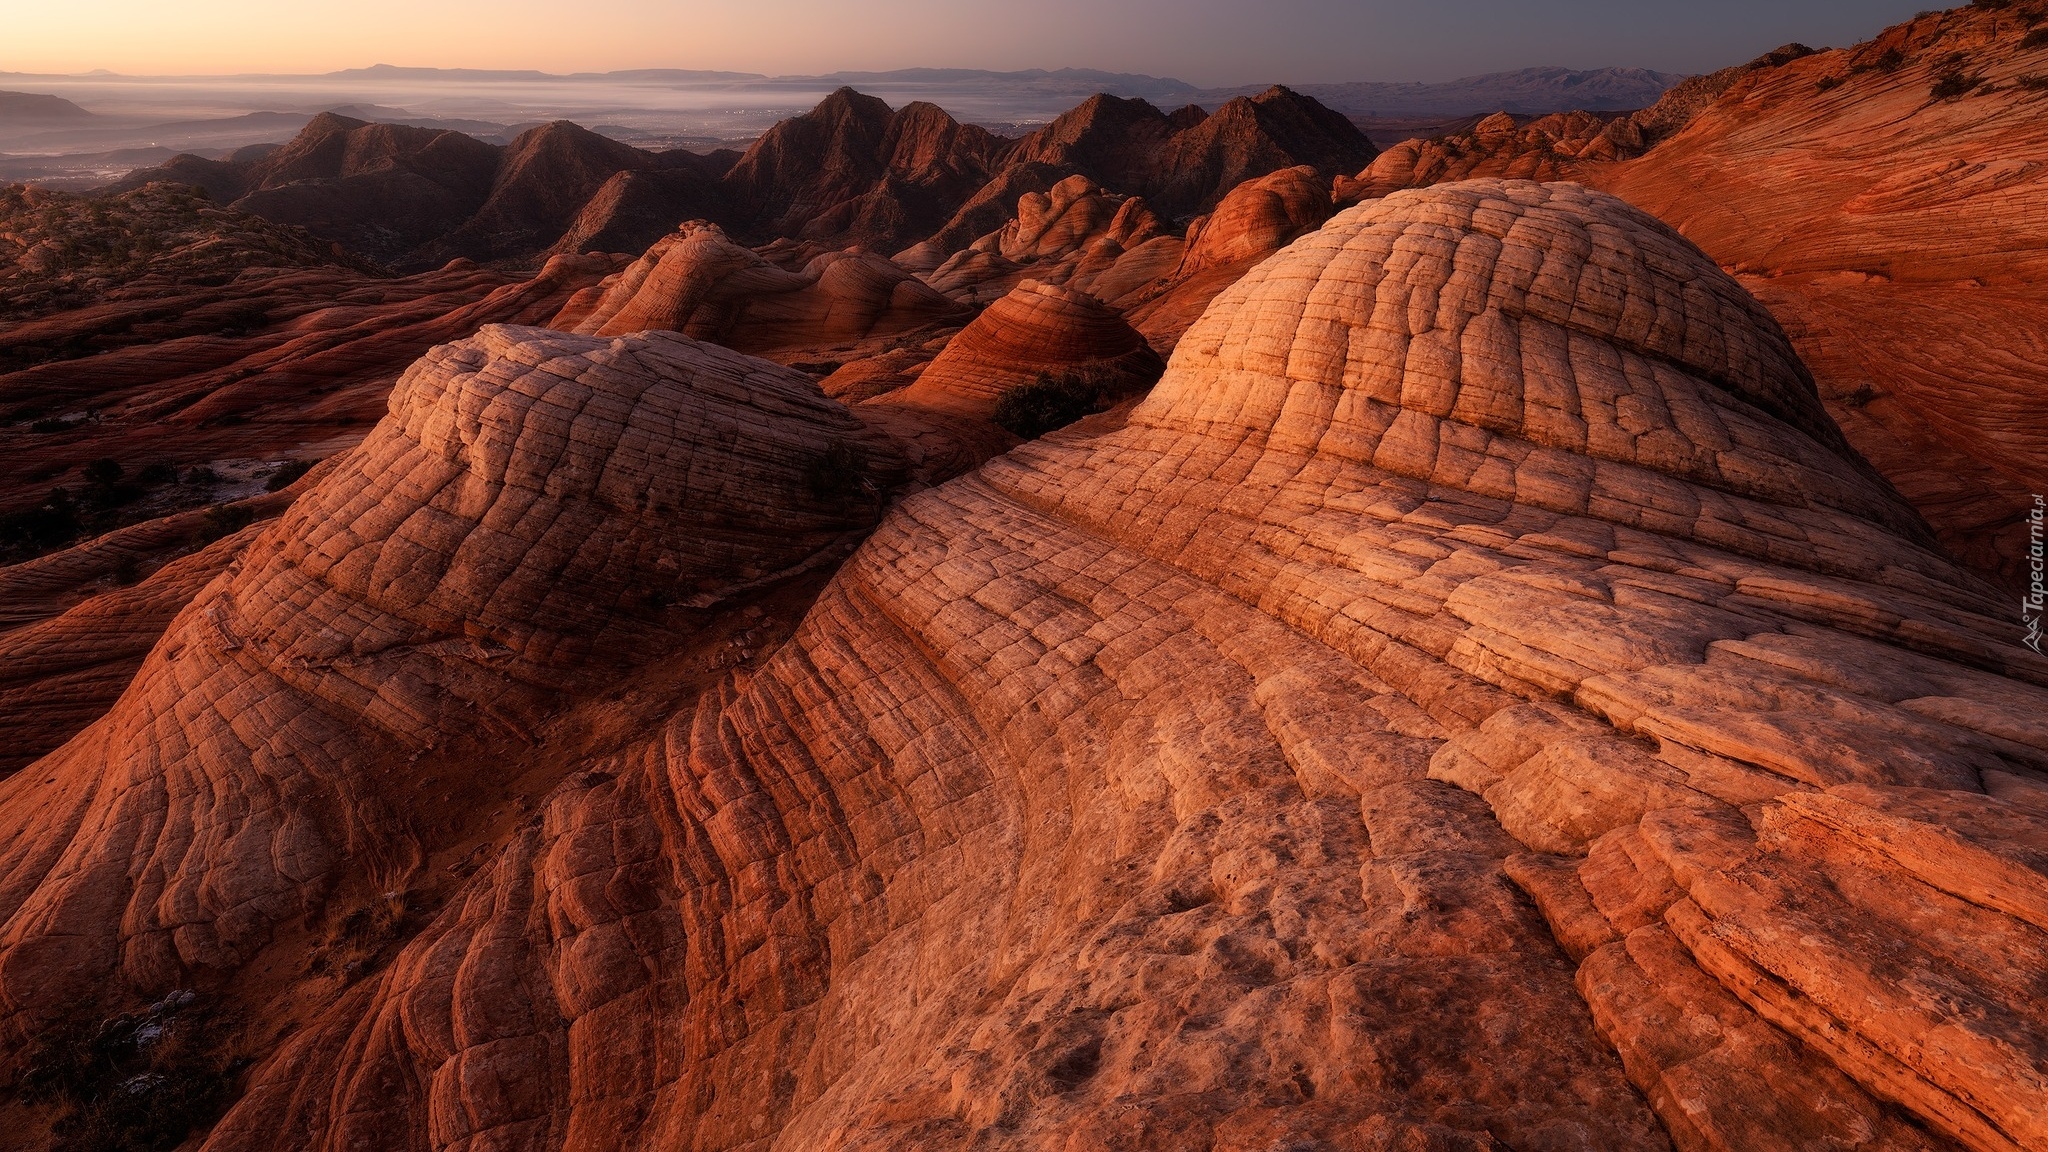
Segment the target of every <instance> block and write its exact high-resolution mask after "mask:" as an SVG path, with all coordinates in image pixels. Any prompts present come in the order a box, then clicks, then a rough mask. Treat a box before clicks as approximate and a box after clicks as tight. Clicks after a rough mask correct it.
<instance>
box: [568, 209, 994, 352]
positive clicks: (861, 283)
mask: <svg viewBox="0 0 2048 1152" xmlns="http://www.w3.org/2000/svg"><path fill="white" fill-rule="evenodd" d="M965 318H966V313H965V310H964V309H962V308H961V307H960V306H959V305H956V304H954V303H953V302H952V301H950V300H948V299H946V298H945V297H944V296H941V295H939V294H938V293H937V292H935V291H933V290H932V289H931V288H929V287H927V286H926V285H925V284H924V282H922V281H920V280H918V279H917V278H916V277H915V276H912V275H911V274H910V273H909V272H907V271H905V270H904V269H902V268H901V267H898V266H897V265H895V264H892V263H890V262H889V261H888V260H887V259H884V258H883V257H880V256H872V255H866V254H862V253H857V252H834V253H828V254H825V255H821V256H818V257H816V258H814V259H812V260H811V261H809V262H808V263H807V264H806V265H805V266H804V267H803V269H802V271H796V272H793V271H790V270H788V269H785V268H781V267H777V266H776V265H774V264H772V263H770V262H769V261H767V260H766V259H764V258H762V257H761V256H760V255H758V254H756V253H755V252H752V251H750V250H749V249H746V248H743V247H741V246H740V245H738V244H736V243H734V242H733V241H732V240H730V239H728V238H727V237H726V235H725V233H724V232H723V231H722V230H720V229H719V228H718V227H717V226H715V225H711V224H705V223H702V222H693V223H690V224H686V225H684V226H683V227H682V228H681V229H680V230H678V231H676V232H675V233H673V234H671V235H670V236H668V237H667V238H666V239H664V240H662V241H661V242H660V243H658V244H656V245H655V246H654V247H653V248H650V249H648V251H647V254H646V255H645V256H642V257H641V258H640V259H639V260H638V261H636V262H635V263H634V264H633V265H632V266H631V267H629V268H627V269H626V270H625V271H623V272H621V273H619V274H618V276H616V277H614V278H612V279H610V280H608V281H606V283H605V285H604V287H603V289H602V291H601V292H600V293H598V294H597V299H596V300H595V302H594V303H591V302H584V301H573V302H571V304H570V305H569V308H568V309H567V310H566V311H565V312H564V313H563V314H562V315H560V316H558V317H556V319H555V325H556V326H557V327H571V328H573V329H574V330H575V331H578V332H587V333H597V334H600V335H623V334H627V333H633V332H644V331H648V330H650V329H666V330H669V331H674V332H682V333H685V334H687V335H689V336H691V337H693V338H696V339H699V340H711V341H715V342H717V343H720V344H724V345H725V346H727V347H729V348H737V349H739V350H741V351H745V352H757V353H758V352H769V351H774V350H779V349H789V348H793V347H829V346H831V345H833V344H837V343H844V342H853V341H859V340H862V339H864V338H867V337H870V336H886V335H891V334H896V333H902V332H907V331H910V330H912V329H916V328H922V327H929V326H932V325H940V324H948V323H952V324H957V323H959V322H960V321H962V320H964V319H965Z"/></svg>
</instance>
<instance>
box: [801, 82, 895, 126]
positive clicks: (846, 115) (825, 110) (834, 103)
mask: <svg viewBox="0 0 2048 1152" xmlns="http://www.w3.org/2000/svg"><path fill="white" fill-rule="evenodd" d="M891 115H893V113H892V111H891V110H890V108H889V105H888V103H887V102H886V101H884V100H882V99H881V98H880V97H878V96H870V95H868V94H867V93H865V92H861V91H859V90H857V89H855V88H853V87H852V86H851V85H842V86H840V87H838V88H835V89H833V90H832V93H831V95H829V96H826V97H825V98H824V99H823V100H820V101H819V102H818V106H817V107H816V108H813V109H811V110H810V111H809V112H807V113H805V114H804V115H803V116H799V117H797V119H798V120H815V121H820V122H823V123H826V124H831V125H835V126H837V125H854V124H858V125H861V126H863V127H870V126H872V127H876V128H885V127H886V125H887V124H888V122H889V118H890V116H891Z"/></svg>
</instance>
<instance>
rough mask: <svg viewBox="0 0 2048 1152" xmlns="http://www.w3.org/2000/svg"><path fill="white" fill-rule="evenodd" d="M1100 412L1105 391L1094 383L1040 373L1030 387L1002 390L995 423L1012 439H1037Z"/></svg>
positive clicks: (997, 404)
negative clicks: (1014, 437)
mask: <svg viewBox="0 0 2048 1152" xmlns="http://www.w3.org/2000/svg"><path fill="white" fill-rule="evenodd" d="M1101 410H1102V389H1101V388H1100V387H1098V386H1097V385H1096V384H1095V383H1094V382H1092V381H1090V380H1087V379H1085V378H1083V377H1080V376H1071V375H1070V376H1059V377H1055V376H1053V375H1052V374H1051V373H1050V372H1040V373H1039V374H1038V378H1037V379H1036V380H1033V381H1031V382H1030V383H1028V384H1016V385H1012V386H1011V387H1009V388H1005V389H1003V392H1002V395H1000V396H998V397H996V411H995V421H996V423H997V424H999V425H1001V426H1002V427H1003V429H1004V430H1006V431H1008V432H1009V433H1010V434H1011V435H1013V436H1017V437H1021V438H1022V439H1025V440H1036V439H1038V438H1039V437H1040V436H1043V435H1045V434H1046V433H1047V432H1051V431H1053V430H1054V429H1056V428H1065V427H1066V426H1067V425H1069V424H1072V423H1073V422H1074V421H1076V420H1079V419H1080V418H1081V417H1083V416H1087V415H1090V414H1092V413H1095V412H1100V411H1101Z"/></svg>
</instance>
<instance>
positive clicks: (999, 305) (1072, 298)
mask: <svg viewBox="0 0 2048 1152" xmlns="http://www.w3.org/2000/svg"><path fill="white" fill-rule="evenodd" d="M1163 367H1164V365H1162V364H1161V363H1160V359H1159V354H1158V353H1157V352H1154V351H1152V347H1151V345H1149V344H1147V343H1145V338H1144V337H1143V336H1141V335H1139V334H1138V332H1137V331H1136V330H1135V329H1133V328H1132V327H1131V326H1130V325H1129V324H1126V323H1124V320H1123V317H1121V316H1119V315H1117V314H1116V312H1115V311H1114V310H1113V309H1111V308H1109V307H1108V306H1106V305H1104V304H1103V303H1102V302H1101V301H1099V300H1097V299H1095V297H1093V296H1090V295H1088V294H1087V293H1086V292H1077V291H1074V290H1072V289H1068V288H1062V287H1059V286H1058V285H1053V284H1041V283H1039V282H1038V281H1036V280H1026V281H1024V282H1023V283H1022V284H1020V285H1018V286H1017V287H1016V288H1015V289H1013V290H1012V291H1010V292H1009V293H1008V294H1007V295H1005V296H1004V297H1003V298H1002V299H1000V300H998V301H996V302H995V303H994V304H991V305H989V307H988V308H987V309H986V310H984V311H983V312H982V314H981V315H979V316H977V317H975V318H974V322H973V323H971V324H969V325H968V326H967V327H965V328H963V329H961V330H960V333H959V335H957V336H954V337H953V339H952V340H950V341H949V342H947V344H946V348H945V350H944V351H943V352H940V353H939V355H938V357H937V358H936V359H934V360H933V361H932V362H931V364H930V365H929V366H927V367H926V368H925V369H924V371H923V373H922V374H921V375H919V376H918V378H917V381H916V383H914V384H912V385H911V386H910V387H908V388H906V389H904V390H903V391H902V392H900V393H896V394H895V395H894V397H893V399H895V400H900V401H901V402H903V403H905V404H912V405H917V406H921V407H926V408H933V409H937V410H940V411H946V412H958V413H961V414H963V415H975V416H981V417H987V416H988V415H989V414H990V413H991V412H993V411H994V410H995V405H996V401H997V400H998V399H999V398H1000V397H1001V396H1002V394H1003V392H1004V391H1005V390H1006V389H1009V388H1012V387H1015V386H1016V385H1019V384H1028V383H1031V382H1032V381H1034V380H1036V379H1037V378H1039V377H1040V376H1049V377H1060V376H1078V377H1081V378H1084V379H1086V380H1088V381H1089V382H1090V383H1092V384H1094V385H1096V386H1097V387H1099V388H1101V389H1102V390H1103V391H1104V392H1106V393H1108V394H1109V395H1110V396H1117V395H1124V394H1130V393H1135V392H1141V391H1143V390H1144V389H1146V388H1147V387H1149V386H1151V384H1152V382H1153V381H1154V380H1156V379H1158V378H1159V373H1160V370H1161V369H1162V368H1163Z"/></svg>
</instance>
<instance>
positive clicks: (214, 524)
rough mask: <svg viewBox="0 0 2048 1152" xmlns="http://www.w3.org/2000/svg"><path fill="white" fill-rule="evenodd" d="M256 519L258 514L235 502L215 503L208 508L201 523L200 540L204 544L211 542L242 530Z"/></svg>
mask: <svg viewBox="0 0 2048 1152" xmlns="http://www.w3.org/2000/svg"><path fill="white" fill-rule="evenodd" d="M255 520H256V514H255V513H254V512H251V511H249V510H248V509H247V508H242V507H238V506H236V505H233V504H215V505H214V506H213V507H211V508H208V509H207V510H206V517H205V519H203V520H201V521H200V523H199V540H200V542H201V543H203V544H211V543H213V542H214V541H215V540H219V539H221V538H223V537H227V536H232V535H234V534H235V533H237V532H240V531H241V530H242V529H244V528H247V527H248V526H249V525H250V524H252V523H254V522H255Z"/></svg>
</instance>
